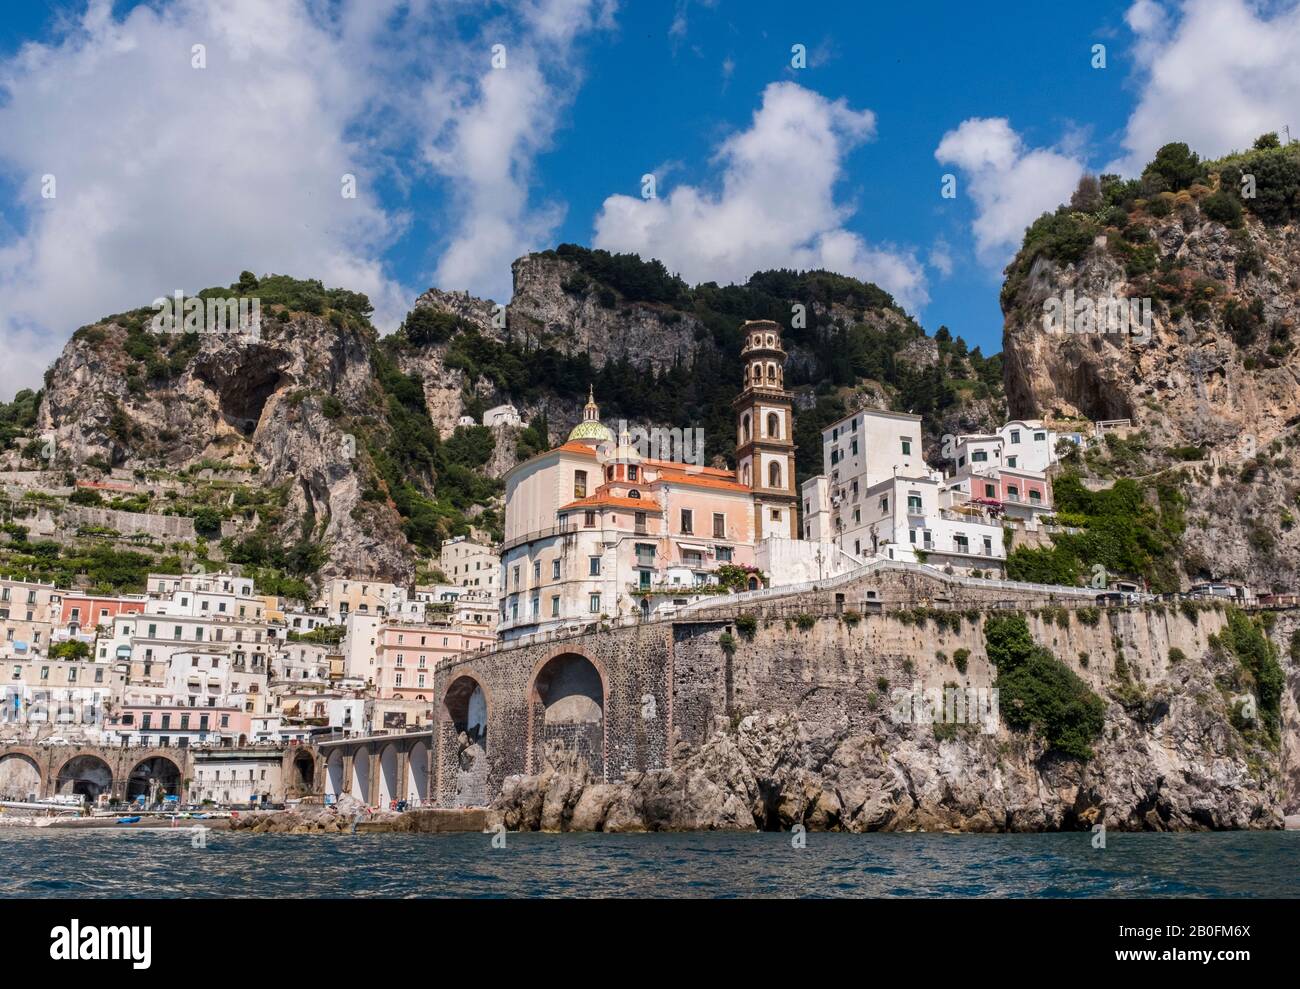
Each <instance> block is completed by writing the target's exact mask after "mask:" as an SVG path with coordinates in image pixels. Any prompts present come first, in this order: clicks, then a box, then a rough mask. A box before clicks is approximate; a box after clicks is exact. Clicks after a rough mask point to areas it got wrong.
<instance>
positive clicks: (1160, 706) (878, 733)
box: [493, 611, 1300, 831]
mask: <svg viewBox="0 0 1300 989" xmlns="http://www.w3.org/2000/svg"><path fill="white" fill-rule="evenodd" d="M873 622H882V623H884V624H883V625H881V626H880V627H878V628H876V629H875V630H874V631H873V629H872V628H871V627H870V626H871V624H872V623H873ZM887 623H888V619H881V620H874V619H869V620H868V621H867V622H866V623H864V624H866V625H867V626H868V627H867V628H865V629H858V630H854V629H844V628H836V627H835V626H836V625H837V624H838V623H836V622H833V621H826V620H823V621H822V622H820V623H818V626H817V628H816V629H815V630H813V631H811V632H798V631H795V632H791V631H789V630H787V629H785V628H784V626H783V625H782V624H781V623H779V622H777V623H774V624H772V625H770V626H767V627H763V628H760V630H759V631H758V633H757V634H756V636H755V637H754V639H753V640H752V642H748V643H745V642H742V643H741V644H739V645H738V646H737V648H736V652H735V655H734V659H733V660H732V661H731V663H730V665H729V666H728V670H729V672H730V673H731V675H732V676H733V677H734V681H735V684H736V698H737V702H736V710H734V711H733V712H731V716H730V718H729V719H728V718H727V717H725V716H722V715H720V716H719V717H718V719H717V723H716V724H715V726H714V730H713V732H712V733H711V734H710V735H709V736H708V737H707V738H706V739H704V741H703V742H702V744H687V743H686V742H685V741H682V740H678V742H677V744H676V746H675V748H674V751H673V760H672V768H671V769H664V770H658V771H654V772H646V773H635V774H632V775H631V776H629V777H628V778H627V779H625V780H620V781H616V782H608V783H607V782H601V781H599V780H595V779H593V778H592V777H591V774H590V773H589V771H588V769H587V767H586V764H585V763H583V762H582V761H581V760H579V759H577V758H575V757H574V756H573V755H572V753H569V752H563V751H557V752H555V753H553V754H552V755H551V757H550V759H549V760H548V765H547V766H546V767H545V768H544V770H543V771H542V772H541V773H539V774H538V775H535V776H516V777H511V778H509V779H507V780H506V782H505V786H504V787H503V790H502V794H501V796H500V798H499V799H498V800H497V801H496V802H495V804H494V805H493V812H494V813H495V814H496V815H497V816H498V818H499V819H500V820H501V821H502V822H503V823H504V824H505V825H506V827H508V828H512V829H513V828H519V829H523V830H547V831H562V830H575V831H577V830H604V831H640V830H699V829H705V830H723V829H737V830H754V829H760V830H762V829H767V830H772V829H783V830H789V829H790V828H791V827H793V826H795V825H802V826H804V827H806V828H808V829H809V830H842V831H903V830H959V831H1044V830H1048V831H1051V830H1087V829H1089V828H1091V827H1092V826H1093V825H1094V824H1104V825H1105V826H1106V827H1107V828H1110V829H1112V830H1156V831H1164V830H1202V829H1250V828H1279V827H1281V826H1282V821H1283V816H1284V815H1286V814H1290V813H1294V811H1295V807H1296V805H1297V803H1298V802H1300V784H1298V782H1297V781H1298V780H1300V772H1298V771H1297V769H1296V763H1297V761H1298V759H1300V730H1297V723H1298V722H1297V719H1298V718H1300V714H1298V713H1297V703H1296V696H1297V692H1296V672H1295V668H1294V663H1293V662H1290V661H1286V665H1285V669H1286V670H1287V673H1288V677H1289V686H1288V689H1287V691H1286V693H1285V695H1284V697H1283V702H1282V724H1283V728H1282V741H1281V744H1280V746H1278V747H1277V748H1276V749H1270V748H1268V747H1267V746H1266V745H1261V744H1259V743H1258V742H1257V741H1254V740H1252V739H1250V738H1249V737H1248V736H1247V735H1246V734H1243V733H1242V732H1239V731H1238V729H1237V728H1235V727H1233V725H1232V724H1231V721H1230V717H1229V710H1228V707H1229V699H1228V698H1227V697H1225V695H1224V692H1223V690H1222V689H1221V688H1220V686H1218V684H1220V683H1222V682H1223V680H1224V678H1226V677H1231V676H1232V675H1234V672H1233V666H1234V661H1233V660H1231V659H1230V658H1227V657H1225V656H1224V655H1223V653H1222V652H1221V651H1220V650H1217V649H1216V648H1215V647H1214V646H1213V645H1212V643H1211V640H1210V636H1211V635H1212V634H1215V633H1221V632H1222V629H1223V624H1224V621H1223V615H1222V614H1221V613H1218V612H1213V611H1205V612H1202V613H1201V614H1200V615H1199V617H1198V619H1197V621H1195V622H1191V621H1188V620H1187V619H1185V618H1184V617H1183V616H1181V615H1178V614H1176V613H1171V614H1147V613H1143V612H1141V611H1137V612H1133V613H1129V614H1116V615H1114V616H1109V615H1107V616H1103V618H1102V620H1101V622H1100V623H1099V624H1098V625H1097V626H1095V627H1093V628H1087V627H1084V626H1081V625H1079V624H1078V623H1077V622H1071V623H1070V626H1069V628H1068V630H1062V629H1061V628H1060V627H1058V626H1055V625H1054V624H1053V623H1052V621H1051V620H1050V619H1049V620H1047V621H1041V620H1039V619H1038V618H1032V619H1031V625H1032V628H1033V635H1034V638H1035V639H1036V640H1037V641H1038V642H1039V643H1041V644H1043V645H1046V646H1049V647H1052V648H1053V649H1054V650H1055V651H1056V652H1057V654H1058V655H1059V656H1060V657H1061V658H1062V659H1063V660H1064V661H1066V662H1067V664H1068V665H1069V666H1070V667H1071V669H1073V670H1074V671H1075V672H1076V673H1077V674H1078V675H1079V676H1080V677H1081V678H1083V679H1084V680H1085V681H1086V682H1087V683H1088V684H1089V686H1091V687H1092V688H1093V689H1094V690H1095V691H1097V692H1098V693H1099V694H1100V695H1101V696H1102V698H1103V700H1104V702H1105V724H1104V729H1103V732H1102V735H1101V737H1100V738H1099V739H1098V740H1097V741H1096V742H1095V743H1094V745H1093V749H1094V755H1093V757H1092V758H1091V759H1090V760H1087V761H1081V760H1079V759H1075V758H1069V757H1065V756H1062V755H1059V754H1057V753H1054V752H1051V751H1048V750H1047V749H1046V747H1045V745H1044V743H1043V741H1042V739H1041V738H1040V737H1038V736H1037V735H1036V734H1032V733H1030V734H1027V733H1025V732H1018V731H1011V730H1009V729H1008V728H1007V727H1006V724H1005V722H1003V723H1002V724H1001V725H1000V727H999V728H998V730H997V731H996V732H995V733H991V734H986V733H984V732H983V731H982V729H981V727H979V726H975V725H964V726H955V727H953V729H952V730H948V731H944V730H941V729H936V727H935V726H933V725H928V724H916V723H906V722H900V721H898V720H897V719H895V718H894V716H893V714H892V711H891V703H892V701H891V697H892V695H893V691H892V688H893V687H902V688H904V689H907V688H910V687H911V686H912V685H913V684H914V683H920V684H923V685H925V686H926V688H927V689H928V688H929V687H931V686H937V685H939V684H947V683H951V684H953V685H960V686H962V687H974V686H987V685H989V684H991V683H992V681H993V679H994V676H995V671H993V670H992V668H991V666H990V665H989V663H988V660H987V657H986V655H985V654H984V652H983V649H982V646H981V642H980V636H979V634H978V632H965V633H962V634H959V635H956V636H954V635H952V634H950V633H942V634H935V633H927V632H924V631H916V630H907V629H893V630H890V629H889V628H888V627H886V626H887ZM1294 625H1295V622H1294V620H1293V619H1288V620H1287V621H1286V622H1282V623H1279V625H1278V628H1277V629H1275V638H1276V639H1277V641H1278V644H1279V645H1282V646H1284V642H1285V641H1286V640H1289V636H1290V635H1291V632H1292V630H1293V628H1294ZM792 640H793V641H792ZM909 643H910V645H909ZM962 645H964V646H965V647H967V648H969V649H970V656H969V666H968V669H967V670H966V671H965V672H961V671H959V670H957V669H954V667H953V665H952V663H951V659H950V657H952V656H953V655H954V654H955V649H954V647H955V646H956V647H960V646H962ZM936 646H939V647H941V648H939V649H935V647H936ZM1171 648H1175V649H1177V650H1180V651H1181V652H1182V653H1184V654H1185V656H1180V655H1179V654H1178V653H1177V652H1175V653H1174V654H1173V658H1170V649H1171ZM1282 651H1283V654H1284V655H1285V648H1283V650H1282ZM1081 653H1082V654H1084V657H1085V658H1086V665H1085V663H1084V659H1082V658H1080V654H1081ZM818 656H820V660H819V659H818V658H816V657H818ZM1121 657H1124V658H1123V660H1122V661H1121ZM719 662H721V660H719ZM751 676H755V677H757V679H756V680H755V681H754V682H752V683H748V684H747V680H748V678H749V677H751Z"/></svg>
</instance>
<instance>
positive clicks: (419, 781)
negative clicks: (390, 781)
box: [406, 742, 429, 805]
mask: <svg viewBox="0 0 1300 989" xmlns="http://www.w3.org/2000/svg"><path fill="white" fill-rule="evenodd" d="M406 799H407V802H408V803H409V804H415V805H418V804H422V803H424V802H425V801H426V800H428V799H429V747H428V746H427V745H425V744H424V743H423V742H416V743H415V744H414V745H413V746H411V751H410V752H409V753H408V754H407V759H406Z"/></svg>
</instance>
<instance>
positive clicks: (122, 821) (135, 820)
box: [117, 817, 140, 824]
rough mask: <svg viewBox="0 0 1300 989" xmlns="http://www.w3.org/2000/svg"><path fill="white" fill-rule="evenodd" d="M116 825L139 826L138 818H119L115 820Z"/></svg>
mask: <svg viewBox="0 0 1300 989" xmlns="http://www.w3.org/2000/svg"><path fill="white" fill-rule="evenodd" d="M117 823H118V824H139V823H140V818H138V817H119V818H118V819H117Z"/></svg>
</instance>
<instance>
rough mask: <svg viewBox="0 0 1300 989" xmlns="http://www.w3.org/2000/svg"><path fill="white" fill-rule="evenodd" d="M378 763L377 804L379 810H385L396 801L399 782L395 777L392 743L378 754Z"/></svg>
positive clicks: (395, 767)
mask: <svg viewBox="0 0 1300 989" xmlns="http://www.w3.org/2000/svg"><path fill="white" fill-rule="evenodd" d="M378 761H379V797H378V803H379V806H380V808H381V809H386V808H387V807H388V805H389V804H391V803H392V802H393V801H394V800H396V799H397V793H398V783H399V781H400V778H399V777H398V775H397V746H396V745H394V744H393V743H392V742H389V743H388V744H387V745H385V746H384V748H383V751H381V752H380V753H379V760H378Z"/></svg>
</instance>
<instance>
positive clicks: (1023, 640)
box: [984, 615, 1105, 759]
mask: <svg viewBox="0 0 1300 989" xmlns="http://www.w3.org/2000/svg"><path fill="white" fill-rule="evenodd" d="M984 642H985V646H986V648H987V650H988V655H989V660H990V661H991V662H992V663H993V665H994V666H995V667H996V668H997V671H998V677H997V680H995V681H994V684H993V685H994V686H995V687H996V688H997V689H998V706H999V711H1000V714H1001V716H1002V717H1003V718H1005V719H1006V722H1007V724H1008V725H1010V726H1011V727H1012V728H1014V729H1018V730H1022V731H1023V730H1027V729H1029V728H1036V729H1037V730H1038V731H1039V732H1040V733H1041V734H1042V736H1043V738H1044V739H1045V740H1046V741H1047V744H1048V746H1049V747H1050V748H1051V749H1053V750H1055V751H1057V752H1060V753H1062V754H1064V755H1068V756H1073V757H1075V758H1078V759H1089V758H1091V757H1092V745H1091V743H1092V742H1093V740H1095V739H1096V738H1097V737H1099V736H1100V735H1101V731H1102V727H1103V724H1104V722H1105V707H1104V705H1103V704H1102V701H1101V698H1100V697H1098V696H1097V695H1096V694H1095V693H1093V692H1092V690H1091V689H1090V688H1089V687H1088V685H1087V684H1086V683H1084V682H1083V681H1082V680H1081V679H1079V677H1078V676H1077V675H1076V674H1075V673H1074V672H1073V671H1072V670H1070V669H1069V668H1068V667H1067V666H1066V665H1065V664H1064V663H1062V662H1060V661H1059V660H1058V659H1057V658H1056V657H1055V656H1053V655H1052V654H1051V652H1049V651H1048V650H1046V649H1044V648H1043V647H1041V646H1038V645H1035V644H1034V640H1033V637H1032V636H1031V635H1030V634H1029V626H1028V625H1027V624H1026V623H1025V619H1024V618H1023V617H1022V616H1020V615H993V616H991V617H990V618H989V619H988V620H987V621H985V623H984Z"/></svg>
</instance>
